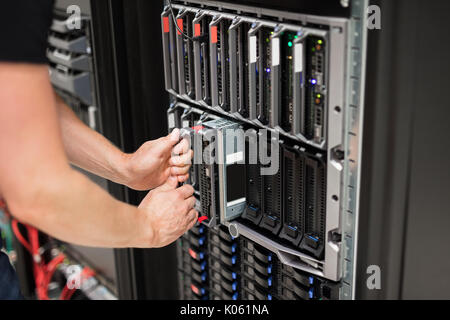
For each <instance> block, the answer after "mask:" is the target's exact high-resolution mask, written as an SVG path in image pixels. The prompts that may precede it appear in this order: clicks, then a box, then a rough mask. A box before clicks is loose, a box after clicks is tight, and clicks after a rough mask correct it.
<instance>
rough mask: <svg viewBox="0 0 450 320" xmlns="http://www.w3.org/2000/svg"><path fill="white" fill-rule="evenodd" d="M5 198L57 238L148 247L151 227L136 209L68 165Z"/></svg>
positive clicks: (26, 218) (18, 213)
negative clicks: (22, 194)
mask: <svg viewBox="0 0 450 320" xmlns="http://www.w3.org/2000/svg"><path fill="white" fill-rule="evenodd" d="M30 183H32V184H34V185H36V186H38V187H37V188H34V187H32V186H30V187H28V188H27V191H26V192H27V193H28V194H27V197H26V198H25V197H21V198H22V199H25V200H23V201H14V200H13V201H8V205H9V206H10V210H11V212H12V214H13V215H15V216H16V217H17V218H18V219H19V220H21V221H22V222H24V223H27V224H31V225H33V226H35V227H36V228H38V229H40V230H42V231H44V232H45V233H47V234H49V235H51V236H52V237H55V238H57V239H60V240H63V241H66V242H70V243H75V244H79V245H85V246H95V247H113V248H124V247H143V246H144V247H151V246H152V245H153V243H152V241H153V227H152V225H151V224H150V223H147V221H145V215H144V214H142V212H141V211H140V209H138V208H136V207H134V206H131V205H128V204H125V203H122V202H120V201H117V200H115V199H114V198H113V197H111V196H110V195H109V194H108V193H106V192H105V191H104V190H103V189H101V188H100V187H98V186H97V185H95V184H94V183H92V182H91V181H90V180H89V179H87V178H86V177H84V176H83V175H82V174H80V173H78V172H76V171H74V170H70V169H68V170H67V172H65V173H58V174H57V175H56V174H55V175H53V176H51V177H47V178H46V181H45V184H42V185H39V184H35V182H33V181H30Z"/></svg>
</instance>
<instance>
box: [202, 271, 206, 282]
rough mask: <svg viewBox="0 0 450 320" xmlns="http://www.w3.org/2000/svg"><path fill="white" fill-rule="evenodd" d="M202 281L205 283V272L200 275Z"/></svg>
mask: <svg viewBox="0 0 450 320" xmlns="http://www.w3.org/2000/svg"><path fill="white" fill-rule="evenodd" d="M202 281H206V272H205V273H203V274H202Z"/></svg>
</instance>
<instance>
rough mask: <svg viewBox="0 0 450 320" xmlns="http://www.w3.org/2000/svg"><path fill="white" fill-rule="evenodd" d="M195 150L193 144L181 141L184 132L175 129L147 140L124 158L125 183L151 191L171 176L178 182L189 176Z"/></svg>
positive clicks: (136, 188)
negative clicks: (191, 147) (158, 137)
mask: <svg viewBox="0 0 450 320" xmlns="http://www.w3.org/2000/svg"><path fill="white" fill-rule="evenodd" d="M192 156H193V151H192V150H190V149H189V143H188V141H187V140H185V139H183V140H182V141H181V142H180V132H179V130H178V129H175V130H174V131H173V132H172V133H171V134H169V135H168V136H166V137H163V138H160V139H157V140H153V141H148V142H146V143H144V144H143V145H142V146H141V147H140V148H139V149H138V150H137V151H136V152H135V153H133V154H127V155H125V158H124V166H123V167H124V170H123V171H124V173H123V175H124V177H125V181H124V184H125V185H127V186H128V187H130V188H132V189H135V190H149V189H153V188H155V187H157V186H160V185H162V184H163V183H164V182H165V181H166V180H167V179H168V178H169V176H175V177H176V179H177V180H178V182H184V181H186V180H187V178H188V177H189V174H188V172H189V168H190V164H191V160H192Z"/></svg>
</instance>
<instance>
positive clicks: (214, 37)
mask: <svg viewBox="0 0 450 320" xmlns="http://www.w3.org/2000/svg"><path fill="white" fill-rule="evenodd" d="M211 43H217V26H212V27H211Z"/></svg>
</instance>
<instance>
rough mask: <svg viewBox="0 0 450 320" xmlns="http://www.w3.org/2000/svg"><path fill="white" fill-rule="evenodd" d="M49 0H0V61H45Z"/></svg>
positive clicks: (50, 12)
mask: <svg viewBox="0 0 450 320" xmlns="http://www.w3.org/2000/svg"><path fill="white" fill-rule="evenodd" d="M53 2H54V1H53V0H1V2H0V61H12V62H31V63H47V58H46V48H47V36H48V30H49V28H50V25H51V22H52V12H53Z"/></svg>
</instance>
